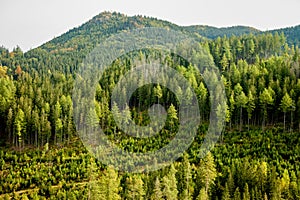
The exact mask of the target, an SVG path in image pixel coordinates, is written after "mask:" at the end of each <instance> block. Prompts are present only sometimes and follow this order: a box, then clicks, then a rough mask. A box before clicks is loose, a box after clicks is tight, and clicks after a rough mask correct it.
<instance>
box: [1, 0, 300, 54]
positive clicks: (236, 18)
mask: <svg viewBox="0 0 300 200" xmlns="http://www.w3.org/2000/svg"><path fill="white" fill-rule="evenodd" d="M299 9H300V0H247V1H245V0H185V1H176V0H148V1H144V0H105V1H104V0H0V46H1V45H3V46H5V47H7V48H9V49H12V48H13V47H15V46H16V45H19V46H20V47H21V48H22V49H23V51H27V50H29V49H30V48H35V47H37V46H39V45H41V44H43V43H45V42H47V41H49V40H51V39H53V38H54V37H57V36H59V35H61V34H62V33H64V32H66V31H68V30H69V29H71V28H73V27H77V26H79V25H81V24H83V23H84V22H86V21H88V20H89V19H91V18H92V17H93V16H95V15H97V14H99V13H100V12H102V11H117V12H121V13H124V14H127V15H129V16H132V15H136V14H141V15H146V16H151V17H157V18H159V19H164V20H168V21H171V22H173V23H176V24H178V25H195V24H200V25H210V26H216V27H227V26H233V25H246V26H252V27H255V28H258V29H260V30H271V29H275V28H283V27H289V26H294V25H298V24H300V10H299Z"/></svg>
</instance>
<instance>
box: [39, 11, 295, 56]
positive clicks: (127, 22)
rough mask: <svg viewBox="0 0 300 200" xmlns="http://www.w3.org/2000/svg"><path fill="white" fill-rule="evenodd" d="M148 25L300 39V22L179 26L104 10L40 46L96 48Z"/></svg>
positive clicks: (203, 35) (206, 34)
mask: <svg viewBox="0 0 300 200" xmlns="http://www.w3.org/2000/svg"><path fill="white" fill-rule="evenodd" d="M144 27H161V28H167V29H172V30H177V31H182V32H185V33H187V34H192V35H194V36H196V37H198V38H200V39H216V38H218V37H224V36H226V37H231V36H233V35H235V36H241V35H245V34H246V35H247V34H264V33H271V34H274V33H275V32H278V33H282V32H283V33H284V34H285V35H286V37H287V42H288V43H289V44H290V45H298V44H299V43H300V42H299V41H300V25H298V26H294V27H287V28H281V29H274V30H268V31H261V30H259V29H256V28H254V27H250V26H242V25H236V26H231V27H221V28H217V27H213V26H209V25H191V26H179V25H177V24H175V23H172V22H169V21H166V20H162V19H158V18H155V17H149V16H142V15H134V16H128V15H125V14H122V13H119V12H108V11H105V12H101V13H99V14H98V15H96V16H94V17H93V18H92V19H90V20H88V21H87V22H85V23H83V24H82V25H80V26H77V27H74V28H72V29H70V30H69V31H67V32H66V33H64V34H62V35H60V36H58V37H55V38H54V39H52V40H50V41H48V42H46V43H44V44H42V45H40V46H39V47H37V48H41V49H44V50H46V51H49V52H56V51H60V52H61V51H65V52H66V51H72V50H77V51H81V50H82V49H84V48H88V49H89V50H90V49H92V48H93V47H94V46H95V44H97V43H99V41H100V40H101V39H103V38H105V37H108V36H110V35H112V34H115V33H118V32H120V31H127V30H132V29H136V28H144Z"/></svg>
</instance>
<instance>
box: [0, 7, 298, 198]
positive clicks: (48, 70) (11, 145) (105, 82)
mask: <svg viewBox="0 0 300 200" xmlns="http://www.w3.org/2000/svg"><path fill="white" fill-rule="evenodd" d="M143 27H161V28H165V29H170V30H177V31H182V32H183V33H185V34H189V35H191V36H195V37H196V38H197V41H198V42H199V44H200V45H201V46H202V47H203V48H204V49H205V50H206V51H208V52H210V54H211V55H212V59H213V61H214V63H215V65H216V66H217V67H218V69H219V70H220V73H221V79H222V81H223V83H224V86H225V92H226V97H227V104H226V106H225V107H224V108H220V109H219V110H217V111H216V112H217V113H218V112H225V113H226V128H225V130H224V133H223V134H222V136H221V137H220V139H219V142H218V144H217V145H216V147H215V148H214V149H213V150H212V152H211V153H208V154H207V156H206V157H205V158H200V157H199V153H200V152H199V149H200V147H201V144H202V142H203V139H204V138H205V134H206V133H207V128H208V125H209V117H210V116H209V115H210V109H211V106H210V100H209V97H210V93H209V91H208V89H207V86H206V83H205V82H204V81H203V77H202V75H201V74H200V73H199V72H198V71H197V70H195V66H194V63H192V62H187V61H185V60H183V59H182V58H179V57H178V56H176V55H174V54H171V53H168V52H158V51H155V50H151V49H150V50H149V49H144V50H139V51H136V52H132V53H131V54H128V55H125V56H123V57H121V58H119V59H116V60H114V62H113V63H112V64H111V66H110V68H109V70H107V71H105V73H104V75H103V78H102V79H100V80H99V83H98V85H97V89H96V93H95V112H93V111H91V112H89V113H86V116H85V119H86V123H90V124H96V125H100V126H101V127H102V128H103V129H104V130H105V134H106V135H107V136H108V137H109V138H110V140H111V141H114V142H115V143H116V144H117V145H118V146H119V147H120V148H122V149H124V150H127V151H131V152H141V153H145V152H148V151H154V150H157V149H159V148H161V147H163V146H164V145H166V144H168V143H169V142H170V140H172V138H173V137H174V135H175V134H176V133H177V131H178V127H179V126H180V124H179V120H178V115H179V114H178V101H177V99H176V97H175V95H174V94H173V93H172V92H171V91H170V90H169V89H168V88H166V87H164V86H163V85H160V84H150V85H145V86H143V87H141V88H139V89H138V90H136V92H135V93H134V94H133V96H132V97H131V99H130V104H129V105H128V107H127V108H126V109H127V110H128V112H127V114H128V115H127V116H126V117H127V118H132V119H133V120H134V122H135V123H136V124H139V125H141V126H143V125H147V124H149V123H150V120H149V119H150V118H149V113H148V108H149V106H151V105H153V104H154V103H159V104H161V105H162V106H163V107H164V108H165V109H166V111H167V113H166V119H167V121H166V124H165V125H164V127H163V129H162V130H161V131H160V132H159V134H157V135H155V136H154V137H150V138H147V139H139V138H134V137H130V136H128V135H126V134H124V132H123V131H122V130H121V129H120V128H118V126H117V125H116V122H115V120H114V119H113V117H112V112H115V113H118V109H119V108H118V107H117V106H113V104H111V102H110V97H111V93H112V89H113V88H114V86H115V85H116V83H117V82H118V81H119V79H120V77H121V76H122V75H124V74H125V73H126V72H127V71H128V70H129V69H131V68H134V67H136V65H137V63H136V60H138V61H140V62H145V63H150V62H151V61H152V60H158V61H159V62H160V63H162V64H167V65H169V66H171V67H172V68H173V69H175V70H177V71H178V72H179V73H180V74H181V75H182V76H184V77H185V78H186V80H188V81H189V83H190V84H191V85H192V87H193V90H194V92H195V94H196V95H197V97H198V103H199V109H200V111H201V112H200V113H201V114H200V119H201V122H202V123H201V125H200V126H199V127H197V136H196V138H195V140H194V141H193V143H192V145H191V146H190V148H189V149H188V151H187V153H185V154H184V155H183V156H182V157H181V158H180V159H178V160H177V161H176V162H175V163H173V164H172V165H171V166H169V167H165V168H163V169H161V170H159V171H155V172H151V173H150V172H146V171H145V172H144V173H140V174H129V173H126V172H118V171H117V170H116V169H113V168H112V167H110V166H105V165H103V164H102V163H101V161H100V160H95V159H94V158H93V157H92V156H91V155H90V154H89V153H88V151H87V150H86V149H85V147H84V146H83V145H82V143H81V142H80V140H79V139H78V136H77V134H76V128H75V124H74V120H73V101H72V89H73V84H74V80H75V78H76V72H77V70H78V69H79V68H80V64H81V62H82V61H83V60H84V58H85V56H86V55H87V54H88V53H89V52H91V50H92V49H93V48H94V47H95V46H96V45H97V44H98V43H100V42H101V41H103V40H104V39H105V38H107V37H109V36H110V35H113V34H116V33H119V32H126V31H128V30H132V29H136V28H143ZM297 30H298V27H294V28H288V29H282V30H278V31H269V32H261V31H258V30H256V29H253V28H248V27H238V26H237V27H232V28H225V29H215V28H212V27H205V26H204V27H203V26H195V27H180V26H177V25H175V24H172V23H169V22H166V21H162V20H157V19H155V18H149V17H143V16H134V17H127V16H125V15H122V14H120V13H110V12H104V13H101V14H100V15H98V16H96V17H94V18H93V19H91V20H90V21H89V22H87V23H85V24H83V25H82V26H80V27H78V28H74V29H72V30H70V31H69V32H67V33H65V34H63V35H62V36H60V37H57V38H55V39H54V40H52V41H49V42H47V43H45V44H44V45H42V46H41V47H38V48H36V49H33V50H30V51H28V52H26V53H23V52H22V50H21V49H20V48H18V47H17V48H15V49H14V50H13V51H11V52H9V51H8V50H7V49H6V48H4V47H1V48H0V138H1V139H0V198H4V199H10V197H12V198H14V199H28V198H30V199H40V198H45V199H79V198H84V199H172V200H173V199H237V200H238V199H243V200H244V199H245V200H248V199H249V200H250V199H251V200H254V199H274V200H277V199H299V198H300V168H299V166H300V165H299V160H300V146H299V143H300V137H299V132H300V51H299V49H298V41H299V39H300V35H299V32H297ZM192 55H193V56H195V57H197V56H199V54H198V53H197V52H193V54H192ZM175 82H176V81H175ZM178 90H179V91H180V90H181V88H180V87H179V88H178ZM120 92H121V93H124V94H126V92H127V91H126V89H124V90H122V91H120ZM181 93H182V95H183V96H185V97H186V98H189V97H190V96H191V91H188V90H187V91H183V90H181ZM126 117H125V119H126ZM137 162H138V161H137Z"/></svg>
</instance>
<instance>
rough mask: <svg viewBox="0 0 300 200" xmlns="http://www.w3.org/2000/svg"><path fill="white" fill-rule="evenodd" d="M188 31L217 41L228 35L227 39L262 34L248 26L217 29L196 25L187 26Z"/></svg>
mask: <svg viewBox="0 0 300 200" xmlns="http://www.w3.org/2000/svg"><path fill="white" fill-rule="evenodd" d="M185 29H186V30H188V31H190V32H197V33H198V34H200V35H202V36H204V37H206V38H209V39H215V38H217V37H223V36H224V35H226V36H227V37H230V36H233V35H235V36H240V35H244V34H250V33H253V34H257V33H261V31H260V30H258V29H255V28H252V27H247V26H232V27H227V28H216V27H213V26H204V25H196V26H187V27H185Z"/></svg>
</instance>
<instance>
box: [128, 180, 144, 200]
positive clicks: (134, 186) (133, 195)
mask: <svg viewBox="0 0 300 200" xmlns="http://www.w3.org/2000/svg"><path fill="white" fill-rule="evenodd" d="M143 186H144V182H143V180H142V179H141V177H140V176H138V175H133V176H130V177H127V178H126V188H125V199H131V200H135V199H137V200H141V199H144V196H145V191H144V187H143Z"/></svg>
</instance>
